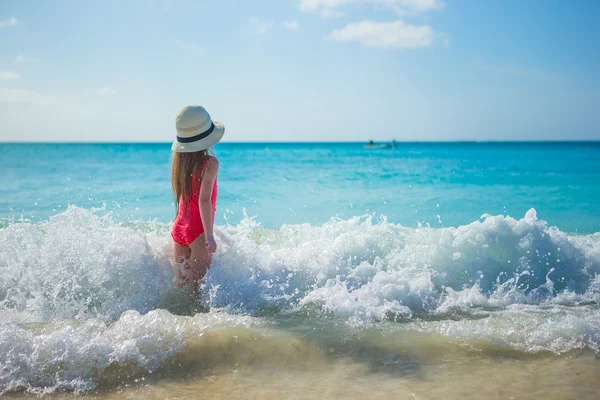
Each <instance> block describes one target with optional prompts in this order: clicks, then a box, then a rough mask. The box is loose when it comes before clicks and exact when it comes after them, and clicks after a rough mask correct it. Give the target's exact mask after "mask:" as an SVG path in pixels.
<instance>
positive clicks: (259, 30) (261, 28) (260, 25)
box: [250, 18, 275, 35]
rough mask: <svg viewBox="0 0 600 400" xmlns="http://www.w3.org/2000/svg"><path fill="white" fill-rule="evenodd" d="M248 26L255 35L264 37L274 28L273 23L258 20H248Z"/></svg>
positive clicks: (271, 21)
mask: <svg viewBox="0 0 600 400" xmlns="http://www.w3.org/2000/svg"><path fill="white" fill-rule="evenodd" d="M250 25H251V26H252V29H253V33H254V34H256V35H266V34H267V33H269V32H270V31H271V30H272V29H273V27H274V26H275V21H273V20H270V21H261V20H260V19H258V18H250Z"/></svg>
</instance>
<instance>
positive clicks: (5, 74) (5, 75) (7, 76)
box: [0, 71, 20, 81]
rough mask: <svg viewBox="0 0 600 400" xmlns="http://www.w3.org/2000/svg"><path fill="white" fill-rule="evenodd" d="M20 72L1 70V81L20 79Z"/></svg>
mask: <svg viewBox="0 0 600 400" xmlns="http://www.w3.org/2000/svg"><path fill="white" fill-rule="evenodd" d="M19 77H20V76H19V74H17V73H16V72H12V71H0V81H14V80H15V79H19Z"/></svg>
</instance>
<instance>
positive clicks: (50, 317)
mask: <svg viewBox="0 0 600 400" xmlns="http://www.w3.org/2000/svg"><path fill="white" fill-rule="evenodd" d="M168 230H169V226H168V225H167V224H161V223H157V222H145V223H143V222H140V223H136V224H131V223H129V224H122V223H115V222H114V221H112V220H111V219H110V218H109V217H99V216H98V215H96V214H95V213H94V212H91V211H88V210H85V209H82V208H77V207H70V208H69V209H68V210H66V211H65V212H63V213H60V214H57V215H55V216H53V217H52V218H50V219H49V220H48V221H46V222H42V223H37V224H32V223H10V224H9V225H8V226H7V227H6V228H5V229H2V230H0V315H1V320H0V393H3V392H10V391H14V390H22V389H26V390H30V391H33V392H36V393H45V392H52V391H54V390H57V389H68V390H75V391H78V390H84V391H85V390H90V389H94V388H97V387H98V385H101V384H102V382H105V381H106V380H110V376H112V375H115V376H116V377H117V378H118V377H123V376H125V377H129V378H132V379H133V377H137V376H144V375H145V374H149V373H153V372H154V371H157V370H158V369H160V368H167V370H168V368H169V367H168V365H169V363H170V362H172V361H173V360H174V357H180V358H181V356H182V353H185V351H186V350H185V346H189V344H190V342H191V341H193V340H196V338H198V337H201V336H202V335H205V334H207V333H210V332H214V330H215V329H219V327H235V326H240V325H242V326H245V327H247V326H250V325H255V324H261V323H267V324H268V323H269V321H270V319H271V317H277V316H282V317H285V316H289V315H295V316H297V317H298V318H300V319H301V320H302V321H304V322H302V323H304V324H308V325H311V324H313V325H315V326H316V325H317V324H320V323H322V322H323V321H325V322H327V321H330V320H331V321H335V323H337V322H338V321H342V322H343V324H341V325H343V326H345V328H344V329H373V328H374V329H376V330H377V331H378V332H379V333H378V335H383V336H385V335H386V334H393V333H394V332H395V331H398V330H400V331H413V332H425V333H428V334H434V335H441V336H442V337H447V338H453V340H459V341H463V342H464V343H471V341H473V340H482V339H483V340H486V341H488V342H489V343H494V344H495V345H498V346H501V347H506V348H509V349H513V350H516V351H523V352H527V353H536V352H540V351H542V352H543V351H549V352H554V353H564V352H568V351H573V350H578V349H585V348H587V349H592V350H593V351H595V352H598V351H599V350H600V346H599V344H600V336H599V335H598V332H600V311H599V308H598V302H599V300H600V279H599V278H598V272H599V271H600V235H599V234H594V235H572V234H567V233H565V232H562V231H560V230H559V229H557V228H555V227H552V226H549V225H548V224H547V223H546V222H545V221H543V220H540V219H538V218H537V215H536V212H535V210H533V209H532V210H530V211H528V212H527V213H526V215H525V216H524V217H523V218H522V219H514V218H511V217H508V216H489V215H484V216H482V218H481V219H480V220H478V221H475V222H472V223H470V224H468V225H464V226H459V227H456V228H435V229H434V228H430V227H418V228H407V227H403V226H401V225H397V224H392V223H389V222H387V221H386V220H385V219H384V218H381V219H376V218H375V217H373V216H369V215H367V216H361V217H354V218H350V219H347V220H343V219H331V220H330V221H329V222H327V223H325V224H323V225H320V226H314V225H309V224H301V225H283V226H281V227H280V229H278V230H268V229H264V228H263V227H262V226H261V225H260V223H258V222H257V221H255V219H253V218H245V219H244V220H242V222H241V223H239V224H237V225H231V226H220V227H217V229H216V233H217V241H218V243H219V249H218V251H217V254H216V255H215V258H214V262H213V266H212V268H211V269H210V270H209V272H208V274H207V277H206V279H205V280H204V281H203V283H202V286H203V300H202V301H203V302H204V303H205V305H206V306H209V307H210V309H211V312H210V313H207V314H196V315H195V316H193V317H186V316H179V315H176V314H178V313H180V311H183V312H181V313H182V314H186V313H188V314H189V313H190V311H189V310H186V309H184V310H181V309H178V308H177V307H176V306H174V304H173V303H177V301H176V300H177V299H178V293H179V291H178V290H177V289H175V288H174V287H173V283H172V278H173V273H172V270H171V267H170V257H171V239H170V236H169V234H168ZM184 308H185V307H184ZM256 317H258V318H256ZM265 321H266V322H265ZM394 322H400V323H399V324H394ZM390 324H392V326H393V327H394V328H389V326H390ZM336 326H337V325H336ZM369 327H370V328H369ZM337 329H340V328H337ZM240 332H242V331H240ZM386 332H387V333H386ZM240 334H241V333H240ZM236 335H237V334H236ZM340 335H342V334H341V333H340ZM340 337H341V336H340ZM252 340H253V339H248V348H251V347H252V346H251V344H250V343H252V342H251V341H252ZM223 346H224V347H223V348H224V350H223V351H224V352H227V351H229V350H227V344H224V345H223ZM202 351H206V350H202ZM194 357H197V356H196V355H195V356H194ZM219 357H220V356H219ZM178 362H179V361H178ZM111 371H112V372H111ZM115 371H116V372H115ZM117 378H115V379H117ZM117 380H118V379H117ZM119 382H120V381H119Z"/></svg>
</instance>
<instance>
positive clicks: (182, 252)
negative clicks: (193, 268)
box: [171, 241, 192, 288]
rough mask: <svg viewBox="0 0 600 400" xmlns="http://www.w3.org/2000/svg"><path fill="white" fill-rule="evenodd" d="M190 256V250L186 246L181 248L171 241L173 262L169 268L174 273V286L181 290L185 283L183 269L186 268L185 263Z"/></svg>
mask: <svg viewBox="0 0 600 400" xmlns="http://www.w3.org/2000/svg"><path fill="white" fill-rule="evenodd" d="M191 254H192V249H190V248H189V247H188V246H182V245H180V244H179V243H177V242H175V241H173V262H172V263H171V266H172V267H173V271H174V272H175V280H176V283H175V286H177V287H179V288H181V287H183V286H184V285H185V283H186V281H187V276H186V275H187V274H186V273H185V269H186V268H187V266H186V262H187V260H188V259H189V258H190V255H191Z"/></svg>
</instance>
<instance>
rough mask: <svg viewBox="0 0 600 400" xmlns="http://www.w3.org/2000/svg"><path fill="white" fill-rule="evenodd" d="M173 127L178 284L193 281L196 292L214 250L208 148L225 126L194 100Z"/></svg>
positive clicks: (213, 169)
mask: <svg viewBox="0 0 600 400" xmlns="http://www.w3.org/2000/svg"><path fill="white" fill-rule="evenodd" d="M175 128H176V130H177V137H176V140H175V141H174V142H173V145H172V146H171V150H172V151H173V165H172V169H171V185H172V188H173V195H174V197H175V204H176V207H177V216H176V217H175V222H173V227H172V228H171V236H172V238H173V241H174V244H173V246H174V248H173V255H174V263H173V268H174V270H175V280H176V282H177V286H178V287H184V286H191V288H192V291H193V294H194V295H195V296H198V295H199V287H198V284H199V281H200V280H201V279H202V278H203V277H204V275H206V271H207V270H208V269H209V268H210V264H211V262H212V255H213V253H215V251H216V250H217V243H216V242H215V238H214V235H213V223H214V216H215V211H216V206H217V172H218V170H219V161H217V158H216V157H214V156H213V155H211V153H212V151H211V150H210V149H211V148H212V146H214V145H215V144H217V143H218V142H219V141H220V140H221V138H222V137H223V134H224V133H225V127H224V126H223V124H221V123H219V122H213V120H212V119H211V117H210V115H209V114H208V112H207V111H206V110H205V109H204V107H201V106H197V105H192V106H187V107H184V108H182V109H181V110H180V111H179V112H178V113H177V116H176V117H175Z"/></svg>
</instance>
